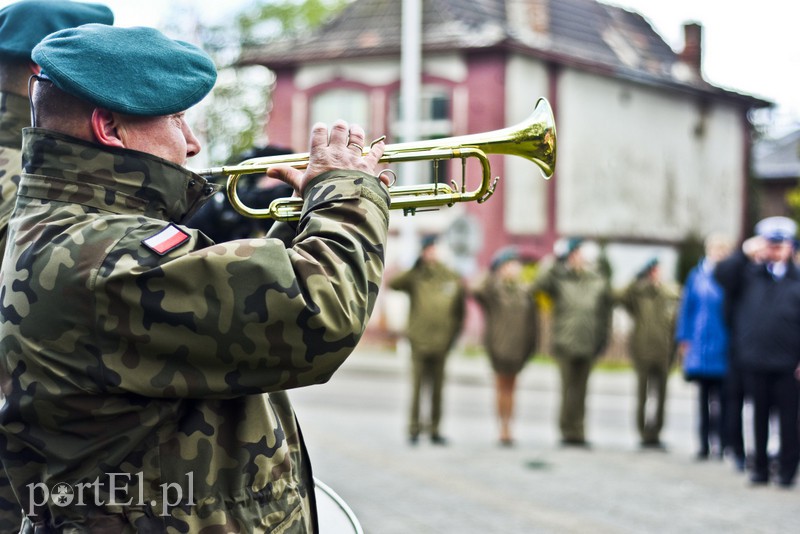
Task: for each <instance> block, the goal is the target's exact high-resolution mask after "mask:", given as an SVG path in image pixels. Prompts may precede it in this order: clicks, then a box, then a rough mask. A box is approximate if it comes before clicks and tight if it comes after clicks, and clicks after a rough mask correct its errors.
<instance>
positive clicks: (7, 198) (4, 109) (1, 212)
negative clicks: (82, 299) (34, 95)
mask: <svg viewBox="0 0 800 534" xmlns="http://www.w3.org/2000/svg"><path fill="white" fill-rule="evenodd" d="M30 124H31V111H30V105H29V104H28V99H27V98H25V97H24V96H20V95H16V94H13V93H4V92H0V262H2V258H3V251H4V250H5V248H6V233H7V231H8V219H9V218H10V217H11V211H12V210H13V209H14V203H15V202H16V199H17V184H18V183H19V175H20V173H21V172H22V150H21V147H22V129H23V128H25V127H27V126H30ZM0 267H2V263H0ZM21 521H22V514H21V513H20V512H19V505H18V503H17V498H16V496H15V495H14V491H13V490H12V488H11V485H10V482H9V480H8V477H7V476H6V475H5V470H2V471H0V532H13V529H15V528H19V525H20V522H21Z"/></svg>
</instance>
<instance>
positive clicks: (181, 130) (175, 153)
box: [117, 112, 201, 165]
mask: <svg viewBox="0 0 800 534" xmlns="http://www.w3.org/2000/svg"><path fill="white" fill-rule="evenodd" d="M118 117H119V123H118V126H117V135H118V137H119V139H120V141H121V143H122V146H124V147H125V148H129V149H131V150H138V151H140V152H146V153H148V154H152V155H154V156H158V157H160V158H163V159H165V160H167V161H170V162H172V163H175V164H178V165H185V164H186V162H187V160H188V159H189V158H191V157H193V156H196V155H197V154H198V153H199V152H200V148H201V147H200V141H198V139H197V137H195V135H194V132H192V128H191V127H190V126H189V123H187V122H186V114H185V113H183V112H181V113H174V114H172V115H160V116H156V117H135V116H129V115H124V116H122V115H120V116H118Z"/></svg>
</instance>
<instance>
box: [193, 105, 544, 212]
mask: <svg viewBox="0 0 800 534" xmlns="http://www.w3.org/2000/svg"><path fill="white" fill-rule="evenodd" d="M489 154H499V155H507V156H519V157H522V158H525V159H528V160H529V161H532V162H533V163H535V164H536V166H537V167H539V169H540V170H541V172H542V174H543V175H544V177H545V178H550V177H551V176H552V175H553V172H554V170H555V164H556V127H555V120H554V118H553V112H552V109H551V108H550V104H549V103H548V102H547V100H546V99H544V98H540V99H539V100H538V101H537V103H536V106H535V108H534V111H533V113H532V114H531V115H530V117H528V119H527V120H525V121H523V122H521V123H519V124H517V125H515V126H510V127H508V128H503V129H501V130H495V131H493V132H486V133H479V134H471V135H463V136H457V137H447V138H444V139H432V140H427V141H416V142H409V143H397V144H391V145H386V147H385V149H384V154H383V157H381V159H380V162H381V163H386V164H390V163H401V162H408V161H425V160H428V161H434V162H436V161H441V160H448V159H461V160H462V176H461V186H460V187H458V185H456V184H455V183H451V184H445V183H441V182H434V183H430V184H420V185H413V186H393V187H390V188H389V195H390V198H391V206H390V208H391V209H402V210H403V212H404V213H405V214H406V215H409V214H411V215H413V214H414V213H416V211H417V210H418V209H430V208H436V207H441V206H452V205H453V204H455V203H457V202H471V201H475V202H479V203H481V202H484V201H486V200H487V199H488V198H489V197H490V196H491V195H492V193H493V192H494V189H495V186H496V183H497V180H498V178H495V179H492V175H491V167H490V165H489V158H488V155H489ZM471 157H474V158H476V159H477V160H478V162H479V163H480V165H481V169H482V179H481V182H480V184H479V185H478V187H476V188H475V189H474V190H467V188H466V183H465V182H466V178H465V176H464V170H463V167H464V166H465V165H466V159H468V158H471ZM308 159H309V154H308V153H303V154H288V155H283V156H268V157H263V158H253V159H249V160H245V161H243V162H241V163H240V164H238V165H233V166H223V167H217V168H213V169H206V170H203V171H198V174H200V175H203V176H215V175H226V176H227V177H228V180H227V186H226V191H227V195H228V200H229V201H230V202H231V204H232V206H233V207H234V209H235V210H236V211H238V212H239V213H241V214H242V215H244V216H245V217H251V218H257V219H268V218H271V219H275V220H280V221H290V220H296V219H299V218H300V213H301V210H302V206H303V202H302V199H299V198H279V199H276V200H274V201H273V202H272V203H271V204H270V205H269V207H266V208H254V207H250V206H246V205H245V204H244V203H243V202H242V201H241V200H240V199H239V195H238V193H237V184H238V181H239V178H240V177H241V176H243V175H245V174H256V173H258V174H262V173H265V172H266V171H267V169H269V168H270V167H273V166H275V165H289V166H291V167H295V168H298V169H302V168H305V167H306V166H307V165H308Z"/></svg>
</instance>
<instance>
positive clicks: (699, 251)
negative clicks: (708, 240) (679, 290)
mask: <svg viewBox="0 0 800 534" xmlns="http://www.w3.org/2000/svg"><path fill="white" fill-rule="evenodd" d="M704 255H705V246H704V245H703V238H702V237H701V236H699V235H697V234H696V233H691V234H689V235H688V236H686V238H685V239H684V240H683V241H682V242H681V243H680V244H679V245H678V265H677V266H676V269H675V278H676V280H677V281H678V282H679V283H680V284H685V283H686V277H687V276H689V271H691V270H692V269H693V268H694V267H695V266H696V265H697V263H698V262H699V261H700V258H702V257H703V256H704Z"/></svg>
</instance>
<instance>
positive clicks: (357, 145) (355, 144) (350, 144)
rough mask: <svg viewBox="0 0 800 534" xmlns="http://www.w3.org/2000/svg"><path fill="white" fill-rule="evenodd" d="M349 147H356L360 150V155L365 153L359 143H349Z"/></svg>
mask: <svg viewBox="0 0 800 534" xmlns="http://www.w3.org/2000/svg"><path fill="white" fill-rule="evenodd" d="M347 146H348V147H351V146H354V147H356V148H357V149H358V152H359V153H362V154H363V153H364V147H363V146H361V145H359V144H358V143H348V144H347Z"/></svg>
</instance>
